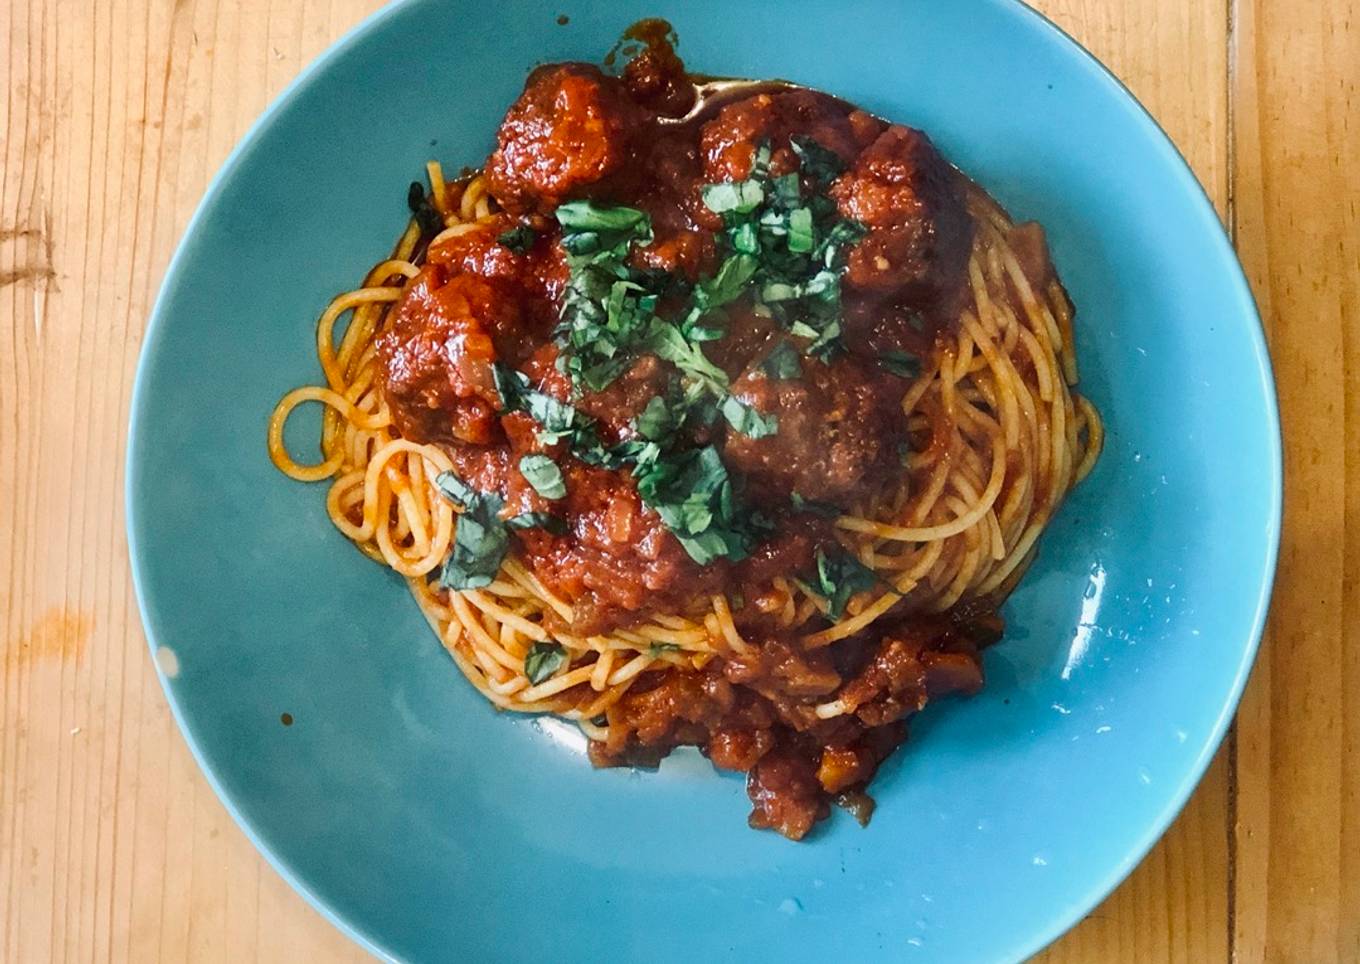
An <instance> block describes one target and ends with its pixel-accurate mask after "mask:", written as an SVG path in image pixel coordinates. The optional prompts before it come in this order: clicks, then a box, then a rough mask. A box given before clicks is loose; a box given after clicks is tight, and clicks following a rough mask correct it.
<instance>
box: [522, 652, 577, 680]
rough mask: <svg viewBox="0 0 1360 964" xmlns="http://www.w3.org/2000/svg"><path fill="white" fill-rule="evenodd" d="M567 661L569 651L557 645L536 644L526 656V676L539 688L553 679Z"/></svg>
mask: <svg viewBox="0 0 1360 964" xmlns="http://www.w3.org/2000/svg"><path fill="white" fill-rule="evenodd" d="M566 661H567V651H566V650H565V649H563V648H562V647H561V646H559V645H558V644H557V643H534V644H533V645H532V646H530V647H529V651H528V652H527V653H525V654H524V675H525V676H527V677H529V682H530V683H532V684H533V685H535V686H537V685H538V684H539V683H542V682H543V681H544V680H547V679H551V678H552V675H553V674H554V673H556V672H557V671H558V670H559V669H560V668H561V667H562V666H563V665H564V664H565V663H566Z"/></svg>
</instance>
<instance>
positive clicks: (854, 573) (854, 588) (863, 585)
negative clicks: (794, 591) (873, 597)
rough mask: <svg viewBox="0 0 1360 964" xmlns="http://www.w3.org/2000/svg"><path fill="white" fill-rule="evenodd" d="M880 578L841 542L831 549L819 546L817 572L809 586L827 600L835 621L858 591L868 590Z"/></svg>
mask: <svg viewBox="0 0 1360 964" xmlns="http://www.w3.org/2000/svg"><path fill="white" fill-rule="evenodd" d="M876 582H878V576H876V575H874V572H873V570H872V569H868V568H866V567H865V566H864V565H863V564H862V563H861V562H860V561H859V560H858V559H856V558H855V557H854V556H852V555H850V554H849V553H848V552H846V551H845V550H844V549H843V548H841V547H840V546H836V547H834V548H833V549H832V550H831V551H830V552H827V551H824V550H822V549H818V550H817V573H816V575H815V576H814V577H813V578H812V579H810V580H808V588H809V589H811V590H812V591H813V592H815V593H816V594H817V595H819V596H821V597H822V598H823V599H825V600H826V614H827V617H828V618H830V619H831V621H832V622H835V621H836V620H838V619H840V618H841V616H842V615H844V613H845V604H846V603H847V602H849V601H850V597H851V596H853V595H855V593H859V592H864V591H865V590H866V589H870V588H872V587H873V586H874V584H875V583H876Z"/></svg>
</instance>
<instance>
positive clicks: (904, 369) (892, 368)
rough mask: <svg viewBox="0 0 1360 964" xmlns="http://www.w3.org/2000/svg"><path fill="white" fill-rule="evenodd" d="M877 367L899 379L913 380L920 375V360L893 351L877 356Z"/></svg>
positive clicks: (902, 352) (901, 352)
mask: <svg viewBox="0 0 1360 964" xmlns="http://www.w3.org/2000/svg"><path fill="white" fill-rule="evenodd" d="M878 367H879V368H882V369H883V370H884V371H886V372H889V373H891V374H893V375H896V376H898V377H899V378H915V377H916V376H918V375H920V374H921V359H919V358H917V357H916V356H915V355H909V354H907V353H906V352H904V351H897V350H895V349H894V350H892V351H885V352H883V353H882V354H881V355H879V356H878Z"/></svg>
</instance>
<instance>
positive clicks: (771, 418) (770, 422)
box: [722, 395, 779, 438]
mask: <svg viewBox="0 0 1360 964" xmlns="http://www.w3.org/2000/svg"><path fill="white" fill-rule="evenodd" d="M722 413H723V418H725V419H727V424H729V425H731V426H732V427H733V428H734V429H736V430H737V431H738V432H740V433H741V434H742V435H745V436H748V437H750V438H765V437H766V436H768V435H773V434H775V432H777V431H779V417H778V416H777V415H766V414H764V413H763V412H760V411H758V410H757V409H756V408H755V407H754V406H752V405H748V404H746V403H745V402H743V401H741V400H740V399H739V398H737V397H736V396H735V395H728V396H727V397H726V398H725V399H723V403H722Z"/></svg>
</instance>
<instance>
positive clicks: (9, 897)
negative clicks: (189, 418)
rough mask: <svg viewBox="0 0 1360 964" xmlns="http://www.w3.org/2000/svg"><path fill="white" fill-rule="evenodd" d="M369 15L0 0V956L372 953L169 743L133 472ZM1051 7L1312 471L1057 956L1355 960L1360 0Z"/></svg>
mask: <svg viewBox="0 0 1360 964" xmlns="http://www.w3.org/2000/svg"><path fill="white" fill-rule="evenodd" d="M376 6H377V4H376V3H375V2H374V0H246V2H240V3H238V2H228V0H89V2H76V0H0V75H3V77H4V81H5V84H6V89H7V94H6V96H4V97H3V98H0V138H3V140H2V141H0V322H2V324H0V634H3V635H2V636H0V640H2V641H3V658H0V961H6V962H9V961H13V962H30V961H47V960H62V961H66V960H70V961H88V960H95V959H97V960H116V961H139V962H140V961H174V962H178V961H232V962H234V961H250V960H264V961H299V960H327V961H329V960H340V961H344V960H362V959H364V955H363V954H362V953H361V952H360V951H359V950H358V949H357V948H355V947H354V946H352V945H351V944H350V943H349V942H348V941H347V940H346V939H345V938H344V937H343V936H341V935H340V933H339V932H338V931H336V930H335V929H334V928H333V927H332V926H331V925H330V924H328V923H327V922H326V921H324V920H323V919H322V918H321V917H320V915H319V914H317V913H316V912H315V911H313V910H312V909H311V908H310V907H309V906H308V905H307V904H306V903H305V902H304V901H303V900H302V899H301V898H300V897H299V896H297V895H296V894H294V893H293V892H292V891H291V890H290V889H289V888H288V886H287V885H286V884H285V883H283V881H282V880H281V879H280V878H279V877H278V875H277V874H276V873H275V872H274V871H273V870H272V869H270V868H269V867H268V866H267V865H266V864H264V862H263V861H262V859H261V858H260V857H258V856H257V855H256V853H255V851H254V850H253V849H252V848H251V846H250V844H249V843H248V842H247V841H246V839H245V837H244V836H243V835H242V833H241V832H240V831H239V830H238V829H237V828H236V826H235V825H234V824H233V823H232V821H231V820H230V818H229V817H228V816H227V814H226V812H225V810H224V809H223V807H222V806H221V804H220V803H219V802H218V801H217V799H216V797H215V796H214V795H213V793H212V791H211V790H210V789H209V788H208V785H207V783H206V782H205V781H204V779H203V777H202V776H201V775H200V774H199V772H198V770H197V768H196V766H195V765H194V763H193V761H192V759H191V758H190V756H189V753H188V750H187V748H186V747H185V745H184V742H183V740H182V739H181V738H180V736H179V734H178V732H177V731H176V729H175V726H174V723H173V721H172V720H171V719H170V715H169V712H168V710H167V707H166V704H165V701H164V699H163V697H162V695H161V691H160V688H159V686H158V684H157V682H156V679H155V677H154V674H153V672H152V667H151V662H150V660H149V658H148V657H147V653H146V647H145V641H144V639H143V636H142V632H141V628H140V625H139V622H138V619H137V614H136V609H135V605H134V602H133V598H132V593H131V588H130V585H129V579H128V561H127V550H126V546H125V543H124V537H123V510H122V505H123V501H122V487H123V446H124V440H125V431H126V415H127V406H128V399H129V394H130V390H131V385H132V374H133V370H134V366H135V363H136V359H137V353H138V350H139V348H140V345H141V335H142V328H143V325H144V323H145V319H146V315H147V312H148V310H149V307H150V304H151V301H152V299H153V298H154V296H155V292H156V288H157V285H158V284H159V281H160V278H161V276H162V274H163V272H164V269H165V266H166V263H167V261H168V260H169V257H170V254H171V251H172V250H173V247H174V244H175V242H176V240H177V238H178V237H179V235H180V232H181V231H182V230H183V227H184V225H185V222H186V221H187V219H188V217H189V214H190V213H191V211H192V210H193V207H194V205H195V204H196V202H197V200H198V198H199V196H200V194H201V192H202V190H203V188H204V186H205V184H206V183H207V180H208V178H209V177H210V176H211V174H212V172H213V171H214V170H215V169H216V168H217V166H218V165H219V164H220V163H221V161H222V159H223V158H224V157H225V155H226V153H227V152H228V151H229V150H230V148H231V146H232V144H233V143H234V142H235V141H236V139H237V138H238V137H239V136H240V135H241V133H242V132H243V131H244V130H245V128H246V126H247V125H248V124H249V122H250V121H251V120H252V119H253V118H254V117H255V116H256V115H257V114H258V113H259V112H260V111H261V110H262V109H263V108H264V106H265V104H266V103H267V102H268V100H269V98H270V97H272V96H273V95H274V94H275V93H277V92H278V90H279V89H280V88H281V87H282V86H283V85H284V84H285V83H286V82H287V81H288V80H289V79H290V78H292V77H293V76H294V74H295V73H296V72H297V71H298V69H299V68H300V67H301V66H302V65H303V64H304V63H306V62H307V61H308V60H310V59H311V58H312V57H314V56H315V55H316V54H317V53H318V52H320V50H322V49H323V48H324V46H325V45H326V44H327V43H329V42H330V41H331V40H332V39H334V38H335V37H336V36H338V35H339V34H340V33H341V32H342V31H344V30H345V29H347V28H348V27H350V26H351V25H353V24H354V23H355V22H357V21H358V20H359V19H360V17H362V16H363V15H364V14H365V13H367V12H369V11H370V10H371V9H373V8H374V7H376ZM664 6H665V5H664V4H661V5H659V7H658V9H659V10H660V9H661V8H663V7H664ZM1039 6H1040V7H1041V8H1042V9H1043V10H1044V11H1045V12H1046V13H1048V14H1049V15H1050V16H1052V17H1053V18H1054V19H1055V20H1057V21H1058V23H1059V24H1061V25H1062V26H1063V27H1064V28H1065V29H1067V30H1068V31H1069V32H1070V33H1072V34H1073V35H1074V36H1076V37H1077V38H1078V39H1079V40H1081V41H1082V42H1083V43H1084V44H1086V45H1087V46H1088V47H1089V48H1090V49H1091V50H1093V51H1094V52H1095V53H1096V54H1097V56H1099V57H1100V58H1101V59H1102V60H1103V61H1104V62H1105V63H1107V64H1108V65H1110V66H1111V67H1112V68H1113V69H1114V71H1115V72H1116V73H1117V74H1119V76H1120V77H1121V78H1123V79H1124V81H1125V82H1126V83H1128V84H1129V86H1130V87H1131V88H1132V89H1133V90H1134V92H1135V93H1136V94H1137V95H1138V96H1139V97H1140V99H1142V101H1143V102H1144V103H1145V104H1146V105H1147V106H1148V107H1149V109H1150V110H1151V111H1152V112H1153V113H1154V114H1155V115H1156V116H1157V117H1158V119H1159V120H1160V121H1161V122H1162V124H1163V125H1164V126H1165V127H1166V128H1167V130H1168V132H1169V133H1170V134H1171V136H1172V138H1173V139H1174V140H1175V141H1176V143H1177V144H1178V145H1179V146H1180V148H1181V150H1182V151H1183V152H1184V153H1185V154H1186V156H1187V158H1188V159H1189V161H1190V163H1191V164H1192V165H1193V167H1194V168H1195V171H1196V172H1197V173H1198V175H1199V177H1200V179H1201V180H1202V181H1203V183H1204V185H1205V187H1206V189H1207V190H1208V192H1209V194H1210V196H1211V197H1212V198H1213V200H1214V203H1215V204H1216V205H1217V207H1218V210H1219V213H1220V215H1221V216H1222V217H1223V219H1224V221H1225V223H1226V224H1228V226H1229V228H1230V230H1231V231H1232V232H1233V235H1234V237H1235V239H1236V241H1237V243H1238V246H1239V250H1240V251H1241V253H1242V257H1243V261H1244V264H1245V266H1246V268H1247V271H1248V273H1249V275H1250V277H1251V280H1252V283H1253V285H1254V286H1255V290H1256V293H1257V296H1258V299H1259V300H1260V303H1261V308H1262V311H1263V314H1264V316H1265V318H1266V324H1267V327H1268V329H1269V332H1270V337H1271V343H1272V349H1273V352H1274V359H1275V365H1276V374H1277V378H1278V382H1279V387H1280V394H1281V401H1282V408H1283V417H1284V426H1285V442H1286V474H1287V485H1288V509H1287V514H1286V527H1285V539H1284V546H1283V550H1282V553H1281V562H1280V572H1279V578H1278V581H1277V588H1276V593H1275V606H1274V613H1273V617H1272V628H1271V630H1270V632H1269V634H1268V639H1267V641H1266V644H1265V648H1264V650H1263V653H1262V657H1261V659H1260V661H1259V662H1258V664H1257V669H1256V673H1255V675H1254V677H1253V679H1252V682H1251V685H1250V687H1249V690H1248V694H1247V697H1246V699H1245V701H1244V703H1243V707H1242V710H1241V712H1240V713H1239V717H1238V722H1237V725H1236V727H1235V729H1234V732H1233V734H1232V736H1231V737H1230V739H1229V740H1228V742H1227V743H1226V744H1225V745H1224V748H1223V750H1222V751H1221V752H1220V754H1219V757H1218V759H1217V760H1216V762H1215V763H1214V765H1213V767H1212V768H1211V769H1210V771H1209V774H1208V776H1207V777H1206V778H1205V780H1204V782H1203V784H1202V785H1201V786H1200V788H1199V790H1198V791H1197V792H1196V794H1195V796H1194V798H1193V799H1192V801H1191V803H1190V804H1189V806H1188V807H1187V809H1186V811H1185V812H1184V813H1183V814H1182V816H1181V817H1180V819H1179V820H1178V821H1177V822H1176V824H1175V826H1174V827H1173V828H1172V829H1171V831H1170V832H1169V833H1168V834H1167V836H1166V838H1165V839H1164V840H1163V841H1162V842H1161V843H1160V844H1159V845H1158V846H1157V848H1156V849H1155V850H1154V851H1153V852H1152V853H1151V854H1150V855H1149V857H1148V858H1147V859H1146V860H1145V861H1144V862H1143V864H1142V865H1141V866H1140V867H1139V868H1138V869H1137V870H1136V871H1135V872H1134V873H1133V875H1132V876H1131V877H1130V878H1129V880H1128V881H1127V882H1125V884H1124V885H1123V886H1122V887H1121V888H1120V889H1119V890H1118V891H1117V892H1116V893H1115V894H1114V895H1113V896H1111V897H1110V898H1109V899H1108V900H1107V901H1106V902H1105V903H1104V904H1103V905H1102V906H1101V907H1099V908H1098V909H1097V910H1096V911H1094V912H1093V913H1092V914H1091V915H1090V916H1089V917H1088V918H1087V920H1086V921H1084V922H1083V923H1082V924H1081V925H1080V926H1078V927H1077V928H1076V929H1075V930H1074V931H1072V932H1071V933H1070V934H1068V935H1067V936H1066V937H1065V938H1063V939H1062V940H1061V941H1059V942H1058V943H1057V944H1056V945H1054V946H1053V947H1052V948H1050V949H1049V950H1048V951H1047V952H1046V953H1045V955H1043V958H1042V959H1044V960H1047V961H1053V962H1064V964H1067V962H1073V964H1075V962H1130V964H1132V962H1148V961H1152V962H1158V961H1177V962H1181V961H1183V962H1213V961H1225V960H1228V959H1230V958H1231V959H1234V960H1238V961H1243V962H1253V961H1272V962H1273V961H1288V962H1292V961H1307V962H1327V961H1346V962H1350V961H1360V796H1358V794H1360V597H1357V595H1356V590H1357V579H1360V374H1357V381H1356V382H1355V383H1352V382H1351V381H1350V380H1349V379H1348V378H1347V377H1346V374H1347V372H1348V371H1356V372H1357V373H1360V337H1357V336H1358V335H1360V0H1044V2H1042V3H1040V4H1039ZM1353 389H1354V390H1353ZM1350 453H1357V458H1356V459H1352V458H1350V457H1349V455H1350ZM1353 467H1354V468H1357V484H1355V485H1351V484H1350V482H1351V480H1350V476H1349V470H1350V469H1351V468H1353ZM1352 629H1354V630H1356V633H1357V635H1356V638H1355V639H1351V638H1350V635H1349V633H1350V630H1352ZM1348 644H1349V645H1348Z"/></svg>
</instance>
